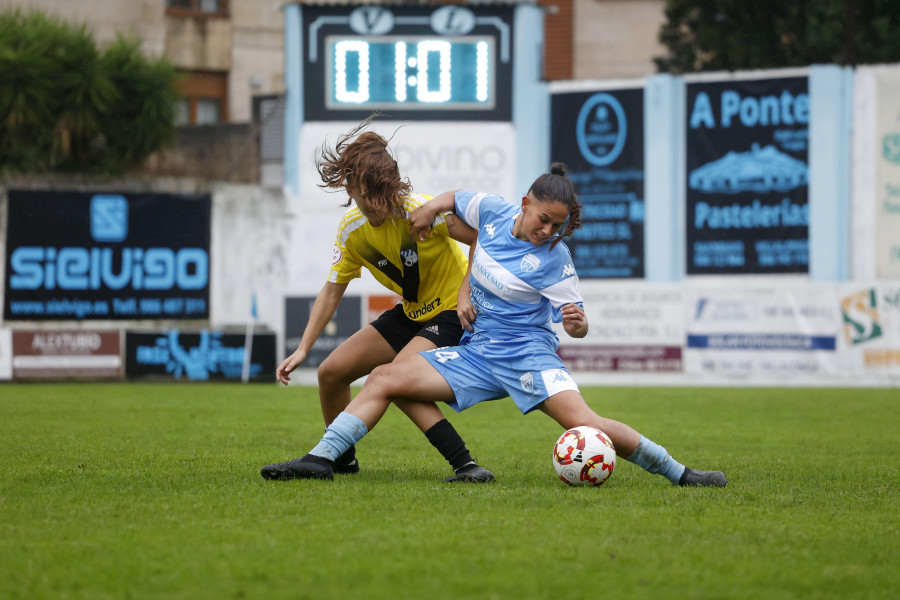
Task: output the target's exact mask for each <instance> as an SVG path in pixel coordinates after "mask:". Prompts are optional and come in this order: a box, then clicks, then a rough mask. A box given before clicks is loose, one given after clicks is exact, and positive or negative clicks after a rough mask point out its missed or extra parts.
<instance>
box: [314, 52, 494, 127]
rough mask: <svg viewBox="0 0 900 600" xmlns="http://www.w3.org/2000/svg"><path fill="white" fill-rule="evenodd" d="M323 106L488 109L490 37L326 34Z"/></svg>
mask: <svg viewBox="0 0 900 600" xmlns="http://www.w3.org/2000/svg"><path fill="white" fill-rule="evenodd" d="M325 45H326V47H327V52H328V54H327V57H328V61H327V63H326V64H327V66H326V73H327V80H326V85H327V87H326V107H327V108H328V109H329V110H343V109H351V110H354V109H357V110H358V109H359V107H361V106H366V107H369V108H377V109H393V108H398V109H402V110H423V109H424V110H433V109H435V108H442V109H457V110H458V109H467V110H490V109H492V108H494V106H495V104H496V95H497V90H496V82H495V77H494V40H493V38H490V37H462V38H439V37H434V36H431V37H427V36H422V37H403V38H401V37H390V36H388V37H351V38H347V37H342V36H329V37H327V38H326V40H325Z"/></svg>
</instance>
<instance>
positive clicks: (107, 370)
mask: <svg viewBox="0 0 900 600" xmlns="http://www.w3.org/2000/svg"><path fill="white" fill-rule="evenodd" d="M120 339H121V335H120V334H119V332H118V331H90V330H85V329H70V330H66V331H47V330H40V331H20V330H16V331H14V332H13V377H15V378H16V379H19V378H27V379H52V378H60V377H63V378H86V379H103V378H120V377H122V348H121V343H120Z"/></svg>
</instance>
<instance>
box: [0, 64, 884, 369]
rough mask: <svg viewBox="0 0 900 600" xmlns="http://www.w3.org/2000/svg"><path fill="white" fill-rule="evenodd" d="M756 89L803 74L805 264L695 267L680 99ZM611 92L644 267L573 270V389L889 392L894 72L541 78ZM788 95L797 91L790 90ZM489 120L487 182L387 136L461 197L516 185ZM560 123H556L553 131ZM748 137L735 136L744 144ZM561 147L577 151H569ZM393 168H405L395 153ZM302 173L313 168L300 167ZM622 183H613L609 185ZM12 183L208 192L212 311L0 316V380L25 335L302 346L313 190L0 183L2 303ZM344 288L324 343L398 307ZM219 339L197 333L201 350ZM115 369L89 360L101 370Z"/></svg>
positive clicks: (193, 183)
mask: <svg viewBox="0 0 900 600" xmlns="http://www.w3.org/2000/svg"><path fill="white" fill-rule="evenodd" d="M760 80H762V81H764V82H769V83H766V84H765V85H770V84H771V82H772V81H775V82H776V83H779V82H780V80H785V81H788V80H790V81H791V85H801V84H802V81H801V83H797V81H800V80H803V81H806V85H808V88H807V89H808V94H809V107H808V111H809V123H808V146H807V148H808V156H807V165H808V170H809V176H808V205H809V220H808V227H807V231H806V242H807V243H808V245H809V250H808V257H809V260H808V264H807V265H805V266H804V265H802V264H800V263H798V264H794V265H792V266H791V268H790V269H789V272H783V273H760V272H749V273H748V272H740V271H739V270H738V271H736V272H734V273H728V272H719V273H709V274H703V273H700V274H698V273H696V272H693V273H691V272H689V271H691V269H692V268H693V269H694V271H696V270H697V265H696V264H694V265H693V267H692V266H691V265H690V264H689V257H688V228H687V220H688V203H689V197H690V194H695V195H696V194H697V193H698V192H697V190H696V189H694V188H690V185H689V184H690V182H689V179H690V175H691V172H689V170H688V161H689V155H690V153H691V152H693V151H694V150H692V149H691V148H689V147H688V139H689V136H690V135H696V131H695V132H694V133H691V132H689V131H688V129H689V124H690V122H689V110H690V109H691V106H690V105H689V102H688V98H689V97H691V98H694V99H696V97H697V95H698V94H697V92H698V90H699V91H704V90H706V91H709V90H718V89H719V88H718V87H716V86H720V87H721V89H732V88H733V89H735V90H740V89H744V87H742V86H746V85H751V84H747V83H746V82H748V81H749V82H754V83H752V85H756V83H755V82H757V81H760ZM742 82H744V83H742ZM771 85H774V84H771ZM691 86H694V87H693V88H692V87H691ZM619 90H632V91H633V90H637V91H638V93H639V94H640V95H641V97H642V103H643V106H642V111H641V113H640V114H641V115H642V117H641V126H640V127H637V126H636V127H634V131H638V130H640V139H641V144H642V146H643V149H642V153H641V155H640V156H641V157H642V158H641V159H640V162H641V164H640V165H638V167H635V166H634V165H632V166H631V167H629V168H630V169H632V171H633V170H635V169H636V168H638V169H639V170H641V172H642V177H641V181H640V182H639V183H640V185H637V183H634V182H632V184H633V185H634V187H632V188H629V191H628V194H630V196H629V197H630V198H632V199H636V198H639V197H640V198H641V199H642V201H643V207H642V208H641V210H630V211H628V213H627V215H628V219H632V220H631V225H632V226H633V227H634V229H633V231H635V232H638V231H640V232H641V233H642V238H641V243H640V245H639V247H637V246H635V247H632V248H630V249H629V250H628V252H632V253H634V256H637V257H638V258H640V259H641V262H642V268H643V272H640V273H636V274H635V275H634V276H631V277H594V276H584V275H583V276H582V281H581V289H582V292H583V295H584V297H585V301H586V307H587V310H588V315H589V318H590V321H591V324H592V330H591V333H590V334H589V335H588V337H587V338H585V339H583V340H571V339H569V338H567V337H566V336H565V335H562V336H561V341H562V345H561V347H560V353H561V354H562V355H563V356H564V357H565V358H566V360H568V361H569V363H570V364H571V366H572V369H573V371H574V372H575V374H576V377H577V379H578V380H579V381H580V382H582V383H584V384H592V383H598V384H615V385H651V384H665V385H812V386H815V385H846V386H879V385H886V386H893V385H896V384H897V383H898V379H900V313H898V311H900V223H898V219H900V192H898V191H897V190H900V122H898V121H897V117H896V115H897V114H900V100H898V98H900V93H898V91H900V66H898V65H881V66H874V67H859V68H857V69H855V70H853V71H849V70H847V69H842V68H837V67H832V66H822V67H818V66H816V67H811V68H810V69H805V70H799V71H797V70H791V71H775V72H753V73H739V74H710V75H704V76H700V77H694V78H679V77H673V76H668V75H660V76H653V77H649V78H646V79H640V80H623V81H604V82H590V81H588V82H568V83H564V84H552V85H551V88H550V90H549V94H550V100H551V102H552V101H554V100H555V99H557V97H560V96H564V95H566V94H573V93H581V94H583V95H585V96H587V97H590V96H591V95H594V94H597V93H601V94H607V95H610V96H617V94H618V91H619ZM688 90H691V91H690V94H693V96H690V95H689V92H688ZM799 93H800V92H796V93H795V92H792V94H793V95H794V96H797V95H799ZM747 106H748V107H749V106H751V104H750V103H748V104H747ZM738 110H740V107H738ZM746 110H747V111H752V110H754V109H752V108H747V109H746ZM575 112H576V113H577V111H575ZM736 114H737V116H736V117H735V118H736V119H737V118H740V114H739V112H738V113H736ZM748 114H749V115H750V116H753V115H752V114H751V113H748ZM486 127H488V128H489V127H493V128H494V129H491V131H490V135H487V136H481V137H480V139H481V140H482V141H480V142H478V139H479V136H477V135H474V134H473V135H469V134H470V133H472V132H466V131H462V130H461V131H462V133H461V134H460V135H461V136H462V137H464V138H467V139H468V138H473V139H475V140H476V142H478V143H474V142H473V145H472V146H471V148H468V150H467V153H466V156H479V155H480V154H486V156H488V158H489V159H490V160H492V161H495V163H498V164H499V163H502V165H503V166H499V167H498V168H496V169H493V170H492V171H489V170H485V171H483V172H478V171H471V170H467V169H466V168H459V169H457V170H455V171H453V172H452V173H449V175H452V177H454V178H455V179H454V181H452V182H451V181H449V180H448V179H447V177H448V171H447V168H446V167H447V165H448V164H449V163H448V162H447V161H446V160H445V161H444V162H443V163H441V162H440V161H431V162H432V163H433V164H431V165H430V164H429V161H427V160H421V159H422V154H421V152H418V151H417V150H416V148H417V147H418V145H417V144H418V142H417V140H415V139H409V140H405V139H403V138H402V135H403V134H402V133H399V134H398V136H400V137H398V138H397V140H396V141H397V142H398V143H400V145H401V147H404V146H405V147H407V149H408V150H403V152H401V158H402V156H404V155H405V156H408V159H407V160H413V159H414V158H419V159H420V161H419V163H418V164H417V167H416V168H417V169H418V171H416V173H415V177H411V179H413V181H414V183H415V182H416V181H426V182H429V183H428V185H429V187H434V188H437V187H440V185H441V184H443V183H446V184H448V185H451V186H455V185H467V181H466V175H467V172H468V174H469V175H474V176H475V179H476V180H475V181H474V183H472V187H483V188H485V189H488V188H495V189H501V190H507V189H511V188H514V187H515V186H516V184H515V174H513V173H512V171H513V169H512V168H511V165H512V164H513V163H514V161H515V156H513V155H507V156H500V154H498V151H497V150H496V148H495V147H493V146H492V142H497V141H498V140H500V143H498V144H495V145H496V146H497V147H506V146H509V145H513V144H512V142H511V141H510V140H511V139H514V137H513V136H514V132H512V131H511V130H510V129H509V126H508V125H503V124H497V125H496V126H494V125H492V124H487V125H481V126H480V132H481V133H484V132H485V131H486V129H485V128H486ZM559 129H560V127H559V124H558V123H557V122H555V121H553V120H551V130H552V133H551V138H555V136H557V135H558V133H559V132H558V130H559ZM338 130H339V128H334V127H332V128H331V133H330V134H329V133H328V132H325V133H323V132H322V131H318V130H316V128H315V124H308V134H309V136H311V137H310V138H309V139H308V140H307V141H306V142H305V143H306V149H305V150H304V151H303V158H304V160H303V161H300V162H301V164H303V165H305V163H306V162H310V164H311V161H312V157H313V152H314V145H315V144H313V143H312V142H313V141H314V140H313V138H315V139H316V140H320V139H321V138H322V136H324V135H333V132H334V131H338ZM402 131H403V130H401V132H402ZM425 131H427V133H428V135H429V137H430V138H434V137H435V136H437V137H441V136H444V137H447V139H449V140H450V143H451V144H452V143H455V142H454V141H453V138H452V132H451V131H445V130H443V129H440V128H435V129H427V130H425ZM788 133H790V132H788ZM788 133H784V132H783V133H782V134H779V135H780V136H781V137H780V138H779V139H793V140H795V141H796V140H797V139H802V134H800V133H797V134H794V133H791V134H790V135H788ZM737 137H740V136H737ZM504 138H508V139H506V140H505V141H504ZM742 139H743V138H742ZM751 141H753V140H752V138H746V139H745V140H744V142H746V144H747V145H749V143H750V142H751ZM479 144H480V145H479ZM569 146H572V147H577V143H574V142H573V143H572V144H569ZM737 150H741V151H743V149H741V148H737ZM716 152H721V149H719V150H716ZM404 153H405V154H404ZM736 153H737V154H740V152H736ZM551 154H552V153H551ZM714 154H715V153H714ZM432 158H433V157H432ZM553 158H554V159H557V158H559V157H557V156H555V155H554V156H553ZM630 160H632V161H634V160H635V159H633V158H632V159H630ZM692 160H693V159H692ZM570 166H571V168H573V169H575V170H576V171H577V169H578V168H579V167H578V165H577V161H574V160H573V161H572V162H571V164H570ZM401 167H402V168H407V167H406V166H405V165H404V164H403V160H401ZM303 168H304V169H311V167H310V166H309V165H305V166H303ZM603 168H606V167H603ZM311 174H312V173H311V171H307V173H306V175H307V176H306V177H304V178H303V179H305V180H311ZM585 177H586V176H585ZM619 179H622V178H621V177H618V178H616V177H612V178H610V177H607V181H614V180H619ZM802 188H803V186H799V188H798V187H797V186H795V187H794V188H792V189H793V190H796V189H802ZM9 190H44V191H58V192H82V193H90V194H107V195H108V194H110V193H125V194H128V193H161V194H170V195H175V196H197V195H208V196H209V202H210V216H209V227H208V228H209V232H210V233H209V242H208V243H209V255H210V260H209V296H208V298H209V301H208V314H207V315H205V316H204V317H203V318H200V319H174V320H171V319H170V320H167V319H165V318H157V319H138V320H127V319H126V320H121V319H118V320H104V319H101V318H90V319H81V320H79V319H68V320H65V319H63V320H50V319H41V320H25V319H20V318H15V319H9V318H6V319H5V320H4V321H3V322H2V323H0V379H8V378H10V377H13V376H14V369H13V367H12V363H13V361H14V358H15V357H14V353H13V345H14V343H13V337H14V336H13V334H14V333H16V332H19V333H22V332H26V331H32V332H33V331H37V332H55V333H66V332H69V333H71V332H75V333H78V332H82V333H83V332H96V331H100V332H104V331H115V332H119V333H120V334H121V335H120V337H119V344H120V346H121V348H122V354H121V357H122V358H120V363H121V366H122V367H124V366H125V363H126V362H127V361H125V360H124V356H125V354H124V353H125V351H126V346H127V344H126V338H127V337H128V335H127V334H128V332H137V333H146V332H159V333H160V334H161V335H162V334H163V333H165V332H169V331H172V330H179V331H182V332H184V333H185V334H186V335H187V334H190V335H194V334H197V333H199V332H200V331H203V330H208V331H211V332H218V333H220V334H221V335H223V336H224V335H243V334H244V333H246V331H247V330H248V327H250V328H251V329H250V330H251V331H254V332H255V333H257V334H259V335H264V334H265V335H268V334H272V335H274V336H275V338H276V341H275V344H274V346H275V350H274V353H275V356H274V357H273V358H272V360H273V361H275V360H280V358H281V357H282V356H283V355H284V354H286V353H288V352H290V351H291V350H293V348H292V347H291V346H292V344H296V339H295V337H294V334H291V335H288V334H287V330H288V328H289V327H290V326H291V323H292V322H293V321H294V320H297V319H298V318H300V317H298V316H296V315H295V314H294V313H291V315H290V316H289V315H288V312H287V311H288V306H289V305H290V306H291V310H294V309H295V308H296V307H300V308H299V309H298V310H301V312H302V310H303V308H302V307H303V303H304V302H309V301H310V299H311V298H313V297H314V296H315V294H316V293H317V292H318V291H319V289H321V286H322V283H323V282H324V281H325V277H326V274H327V271H328V266H329V264H330V248H331V243H332V241H333V240H332V236H333V235H334V231H335V228H336V224H337V221H338V220H339V218H340V215H341V214H342V212H343V209H342V208H340V206H339V204H340V203H341V201H342V199H341V198H338V197H337V196H329V195H318V196H315V195H312V194H322V192H321V190H318V189H317V188H315V186H314V185H310V189H306V188H304V191H303V192H301V193H300V194H293V193H291V192H290V190H277V189H268V188H261V187H258V186H250V185H246V186H245V185H228V184H210V183H207V182H203V181H200V180H194V179H188V178H181V179H176V178H160V179H152V180H150V179H142V180H129V179H122V180H114V181H110V180H102V181H100V180H92V179H87V178H79V177H68V178H59V177H50V178H48V177H40V178H27V177H18V178H12V177H7V178H6V179H5V180H4V181H3V183H2V188H0V227H2V231H3V233H4V238H3V239H4V244H2V245H0V246H2V247H0V255H2V257H3V261H2V262H3V268H4V279H3V281H4V289H3V290H2V293H3V296H0V300H3V302H4V305H5V303H6V297H7V289H6V286H7V284H8V282H9V278H8V275H9V273H8V271H9V267H10V261H9V257H8V256H7V252H9V251H10V247H9V240H10V239H11V238H10V231H9V230H8V191H9ZM422 191H427V192H432V193H433V192H437V191H441V190H437V189H434V190H432V189H428V190H422ZM785 193H786V194H788V195H790V194H794V193H796V192H795V191H791V192H789V193H788V192H785ZM587 195H588V194H585V199H586V200H587V197H586V196H587ZM698 197H700V196H698ZM790 197H791V198H794V196H790ZM701 198H702V197H701ZM798 198H804V196H802V195H801V196H798ZM695 200H696V198H695ZM792 202H794V201H793V200H792ZM800 202H801V201H800V200H797V201H795V202H794V203H795V204H797V203H800ZM710 203H711V201H710ZM695 204H696V202H695ZM601 212H602V211H601ZM626 220H627V219H626ZM598 223H599V225H597V226H595V227H593V228H592V231H594V232H599V233H597V235H599V236H600V238H602V236H603V235H604V234H603V232H605V231H607V232H608V231H624V225H623V226H621V227H618V228H610V227H607V226H605V225H604V224H603V223H602V220H601V221H598ZM782 233H783V232H782ZM794 233H796V232H794ZM794 233H791V235H793V234H794ZM694 234H696V232H694ZM692 235H693V234H692ZM778 235H780V234H778ZM748 239H750V238H748ZM798 239H801V241H802V239H803V238H802V236H801V237H800V238H798ZM588 242H590V243H593V244H594V246H595V247H594V249H593V250H590V252H587V253H585V254H584V256H587V257H591V256H595V257H596V256H607V255H604V254H603V253H602V252H599V250H596V249H597V248H602V244H601V242H604V240H603V239H599V238H598V239H595V240H584V239H581V240H575V241H573V243H572V244H571V246H572V247H573V248H575V249H577V247H578V244H579V243H581V244H586V243H588ZM604 243H605V242H604ZM635 248H637V249H635ZM598 252H599V254H598ZM785 256H786V257H788V254H785ZM579 269H580V270H581V267H579ZM350 292H351V294H354V295H355V296H356V297H357V298H358V300H356V301H355V303H354V304H353V307H350V308H348V311H347V312H346V315H339V316H338V318H337V319H336V321H335V323H334V327H331V328H330V329H329V330H327V331H326V335H325V336H323V345H322V347H321V348H319V349H320V350H327V348H326V346H329V347H333V346H334V345H335V344H336V343H339V342H340V339H341V336H345V335H346V329H347V327H348V326H352V327H357V326H358V325H359V324H361V323H363V322H366V321H367V320H369V318H370V317H371V315H372V314H374V313H375V312H377V310H380V308H379V307H381V306H383V305H384V303H385V302H387V303H388V304H389V303H390V302H391V301H392V299H390V298H387V299H385V297H384V291H383V289H381V288H380V286H379V285H378V284H377V283H376V282H374V280H373V279H372V278H370V277H368V276H364V277H363V278H362V279H361V280H360V281H358V282H354V283H353V284H352V286H351V289H350ZM348 300H349V298H348ZM348 306H349V305H348ZM296 314H300V313H296ZM344 321H346V323H344ZM348 324H349V325H348ZM41 339H42V340H43V341H42V342H40V343H38V342H32V344H37V345H39V346H42V347H52V346H53V344H57V343H62V342H61V341H60V340H63V339H64V338H63V337H60V336H57V337H55V338H54V337H52V336H49V334H48V335H45V336H44V337H43V338H41ZM67 339H69V340H70V341H72V344H74V347H75V348H76V349H77V348H81V347H85V346H91V345H96V346H97V347H98V348H99V347H100V346H103V347H104V348H105V347H106V344H107V343H108V342H107V341H106V340H105V338H102V336H101V337H91V336H87V337H85V336H82V337H80V338H79V337H77V336H75V337H72V336H71V335H70V336H69V338H67ZM184 339H188V338H184ZM191 339H193V338H191ZM198 339H199V338H198ZM217 339H220V338H217ZM221 339H225V338H221ZM47 340H50V341H49V342H48V341H47ZM54 340H55V341H54ZM73 340H74V341H73ZM90 340H95V341H96V343H95V342H94V341H90ZM97 340H99V341H97ZM215 341H216V340H212V341H209V340H206V341H205V342H203V341H202V340H201V341H198V342H196V344H197V346H196V348H198V349H199V348H201V347H202V344H203V343H206V344H207V347H208V346H210V344H212V343H213V342H215ZM191 344H194V342H191ZM198 351H199V350H198ZM101 353H102V352H101ZM28 360H31V361H34V360H37V359H28ZM109 360H110V359H108V358H103V359H96V360H95V361H94V362H96V363H102V364H107V362H108V361H109ZM26 362H27V361H26ZM75 362H78V361H77V360H76V361H75ZM230 368H231V369H232V371H231V372H232V374H233V367H230ZM123 370H124V369H123ZM122 375H127V373H123V374H122ZM182 376H183V375H182ZM297 380H298V381H299V382H304V383H314V382H315V372H314V370H313V369H307V370H304V373H301V374H300V376H299V377H298V378H297Z"/></svg>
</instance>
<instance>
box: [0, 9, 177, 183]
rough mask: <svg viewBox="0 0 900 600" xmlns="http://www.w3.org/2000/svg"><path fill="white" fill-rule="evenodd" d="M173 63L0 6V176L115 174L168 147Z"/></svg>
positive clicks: (127, 43)
mask: <svg viewBox="0 0 900 600" xmlns="http://www.w3.org/2000/svg"><path fill="white" fill-rule="evenodd" d="M176 76H177V75H176V72H175V67H174V66H173V65H172V64H171V63H169V62H168V61H167V60H165V59H163V58H156V59H151V58H147V57H145V56H144V55H143V54H142V52H141V48H140V40H138V39H136V38H133V37H126V36H122V35H120V36H118V38H117V39H116V41H115V42H113V43H112V44H110V45H109V46H108V47H106V48H103V49H100V48H98V47H97V45H96V43H95V41H94V38H93V34H92V33H91V32H90V31H89V30H88V28H87V27H86V26H85V25H83V24H81V25H73V24H70V23H65V22H62V21H60V20H58V19H54V18H50V17H47V16H45V15H43V14H41V13H38V12H31V13H28V14H24V13H22V12H21V11H19V10H7V11H4V12H0V82H2V83H0V172H7V173H8V172H24V173H42V172H53V171H65V172H84V173H108V174H116V173H121V172H123V171H125V170H127V169H129V168H131V167H133V166H135V165H137V164H139V163H140V162H141V161H142V160H143V159H144V158H145V157H147V155H149V154H150V153H152V152H154V151H156V150H159V149H160V148H162V147H164V146H165V145H167V144H169V143H170V142H171V141H172V139H173V137H174V131H175V125H174V116H175V102H176V100H177V99H178V95H177V93H176V91H175V82H176Z"/></svg>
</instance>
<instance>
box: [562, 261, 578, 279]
mask: <svg viewBox="0 0 900 600" xmlns="http://www.w3.org/2000/svg"><path fill="white" fill-rule="evenodd" d="M574 274H575V265H573V264H571V263H569V264H567V265H566V266H565V268H563V274H562V279H565V278H566V277H568V276H570V275H574Z"/></svg>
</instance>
